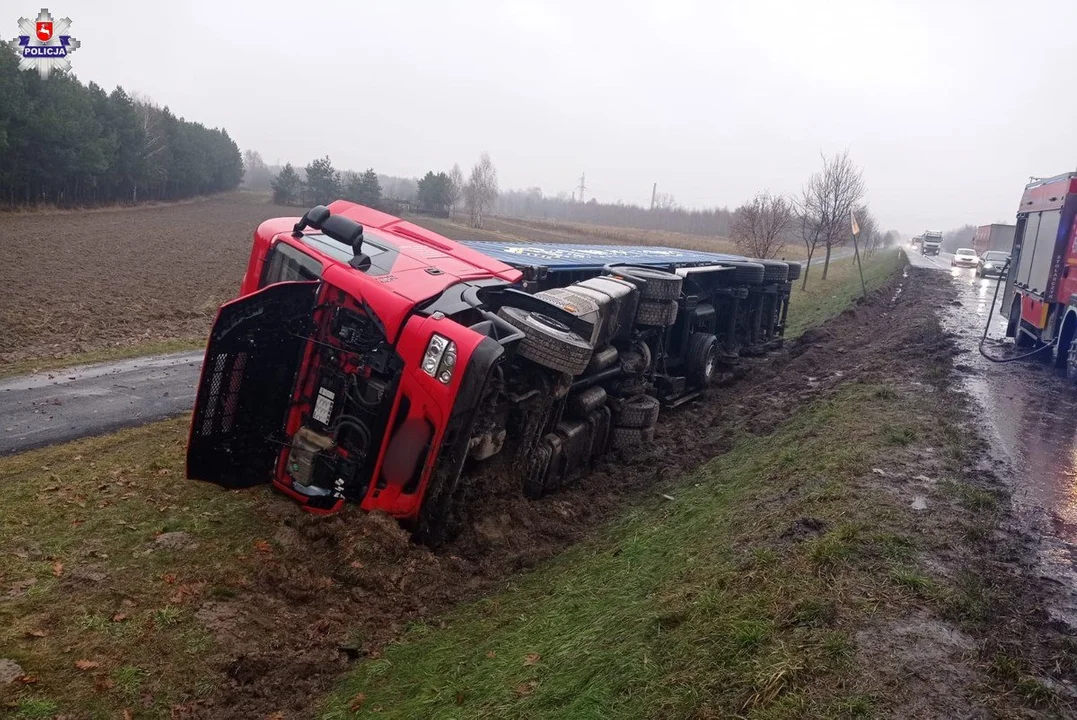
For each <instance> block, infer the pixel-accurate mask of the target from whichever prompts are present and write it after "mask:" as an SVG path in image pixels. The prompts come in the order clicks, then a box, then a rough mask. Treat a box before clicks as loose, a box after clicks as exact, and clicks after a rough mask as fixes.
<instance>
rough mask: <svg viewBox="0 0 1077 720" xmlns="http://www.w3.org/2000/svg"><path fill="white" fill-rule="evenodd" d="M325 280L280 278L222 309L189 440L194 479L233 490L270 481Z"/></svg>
mask: <svg viewBox="0 0 1077 720" xmlns="http://www.w3.org/2000/svg"><path fill="white" fill-rule="evenodd" d="M318 285H319V283H318V282H294V283H293V282H290V283H278V284H275V285H270V286H269V287H267V288H265V289H263V290H260V291H258V292H256V293H254V294H252V295H248V296H247V297H244V298H240V299H239V300H235V301H234V302H231V303H228V304H227V305H224V306H223V307H221V309H220V312H219V313H218V314H217V321H216V322H215V323H214V325H213V330H212V332H211V333H210V338H209V344H208V345H207V347H206V357H205V361H204V362H203V365H202V379H201V380H200V381H199V385H198V396H197V399H196V400H195V406H194V414H193V416H192V418H191V434H190V438H189V440H188V443H187V477H188V478H190V479H192V480H205V481H208V482H212V483H216V484H218V485H221V486H222V487H226V488H229V489H232V488H243V487H251V486H253V485H258V484H261V483H265V482H269V480H270V475H271V473H272V471H273V465H274V462H275V461H276V458H277V454H278V452H279V451H280V443H281V441H282V440H283V438H282V437H280V433H281V431H282V430H283V426H284V421H285V415H286V412H287V409H288V403H289V400H290V398H291V395H292V389H293V387H294V385H295V375H296V372H297V370H298V368H299V364H300V361H301V359H302V353H303V349H304V347H305V345H306V342H307V337H308V336H309V334H310V332H311V324H312V313H313V311H314V306H315V303H316V301H317V292H318Z"/></svg>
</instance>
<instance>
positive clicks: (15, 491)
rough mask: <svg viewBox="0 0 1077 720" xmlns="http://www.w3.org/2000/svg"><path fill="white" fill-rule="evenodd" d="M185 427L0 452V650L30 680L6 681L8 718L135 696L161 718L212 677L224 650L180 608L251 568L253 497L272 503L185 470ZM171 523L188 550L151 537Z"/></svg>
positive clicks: (261, 507) (271, 528)
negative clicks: (0, 495) (189, 542)
mask: <svg viewBox="0 0 1077 720" xmlns="http://www.w3.org/2000/svg"><path fill="white" fill-rule="evenodd" d="M186 430H187V419H186V418H182V419H178V420H172V421H167V422H163V423H154V424H152V425H147V426H145V427H142V428H136V429H133V430H126V431H123V432H120V433H116V434H114V435H108V436H104V437H98V438H91V439H87V440H82V441H78V442H74V443H70V444H67V445H62V446H58V447H55V448H48V449H43V450H36V451H33V452H29V453H24V454H22V455H17V456H13V457H5V458H0V486H2V487H3V488H4V505H3V507H4V510H3V513H0V548H3V552H0V593H8V592H9V590H10V589H11V587H12V586H13V585H15V586H20V587H22V586H25V591H24V592H23V593H21V594H20V593H18V592H16V593H14V596H12V597H4V598H3V602H0V657H6V658H11V659H12V660H15V661H16V662H18V663H19V664H20V665H21V666H22V667H23V668H24V669H25V671H26V672H27V673H28V674H29V675H32V676H34V677H36V678H37V679H38V682H37V683H34V684H30V685H26V686H24V687H21V688H18V689H17V690H14V692H15V693H16V698H15V700H14V702H15V705H14V706H13V707H14V708H16V710H15V711H14V712H15V713H16V714H15V717H26V718H30V717H53V716H54V715H56V714H57V712H61V713H63V712H67V713H74V716H77V717H91V716H92V717H120V715H121V711H122V710H123V709H124V708H128V707H134V706H136V705H137V706H138V707H139V711H138V713H136V714H137V715H138V716H139V717H143V716H145V717H167V716H168V713H169V710H170V708H171V707H172V705H174V704H176V703H180V702H185V701H188V700H190V699H192V698H193V697H195V696H196V694H197V688H198V687H199V686H201V685H205V684H206V683H211V682H214V681H215V680H216V678H217V677H218V675H217V665H218V664H219V663H220V662H221V661H222V659H221V658H222V655H221V653H225V654H226V653H227V652H228V650H229V649H228V648H227V647H224V648H222V647H220V646H219V645H218V644H217V643H215V642H214V641H213V639H212V638H211V637H210V636H209V635H207V634H206V632H205V630H204V629H203V628H202V626H200V625H199V624H198V623H197V622H196V621H195V620H194V618H193V613H192V609H191V607H192V605H195V603H196V602H197V598H199V597H200V594H201V593H202V592H206V593H207V594H209V588H214V590H215V592H214V593H212V594H211V596H219V595H221V594H227V593H229V592H234V591H236V590H237V588H241V587H242V583H243V582H244V580H243V578H245V577H250V576H251V575H252V574H253V573H254V572H256V570H257V568H258V565H259V562H260V560H259V558H258V557H256V556H257V553H252V552H251V549H252V547H254V544H255V543H256V542H257V541H258V540H261V539H264V538H270V537H272V536H273V533H274V532H275V531H276V521H275V520H274V519H273V517H272V516H271V515H270V514H269V513H266V512H264V511H265V504H266V503H267V502H268V503H274V504H275V503H280V502H283V501H282V500H280V499H279V498H276V497H273V496H272V495H271V494H270V493H269V492H268V491H258V490H255V491H252V492H246V493H225V492H221V491H220V489H219V488H216V487H214V486H211V485H207V484H203V483H195V482H190V481H188V480H185V479H184V478H183V472H184V466H183V457H184V445H185V442H186ZM173 530H181V531H184V532H187V533H189V534H190V535H191V536H192V537H193V538H194V539H195V541H197V542H198V547H197V548H196V549H191V550H165V549H160V548H156V547H155V546H154V538H155V537H156V536H157V535H158V534H160V533H161V532H165V531H173ZM30 583H32V584H30ZM195 606H197V605H195ZM35 633H37V634H41V633H44V635H43V636H40V637H39V636H35ZM80 660H88V661H91V662H94V663H97V665H96V666H94V667H92V668H89V669H86V670H80V669H78V668H77V667H76V665H75V663H76V662H77V661H80ZM143 696H145V697H146V698H149V702H150V705H149V706H147V707H143V706H142V704H141V703H142V698H143ZM0 698H3V696H2V695H0ZM4 706H5V703H4V700H2V699H0V708H2V707H4Z"/></svg>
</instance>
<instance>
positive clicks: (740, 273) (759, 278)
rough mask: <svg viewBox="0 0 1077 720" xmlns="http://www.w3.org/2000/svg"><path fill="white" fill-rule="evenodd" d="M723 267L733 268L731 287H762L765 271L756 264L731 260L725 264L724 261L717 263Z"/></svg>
mask: <svg viewBox="0 0 1077 720" xmlns="http://www.w3.org/2000/svg"><path fill="white" fill-rule="evenodd" d="M719 264H720V265H724V266H725V267H731V268H735V269H734V270H733V272H731V273H729V274H730V275H732V276H733V277H732V284H733V285H762V284H763V273H764V271H765V269H764V268H763V266H762V265H760V264H759V263H757V262H748V261H742V260H735V261H734V260H731V261H729V262H726V261H725V260H723V261H721V262H720V263H719Z"/></svg>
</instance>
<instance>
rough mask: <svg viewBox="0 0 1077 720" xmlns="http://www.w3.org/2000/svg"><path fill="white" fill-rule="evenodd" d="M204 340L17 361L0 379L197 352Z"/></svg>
mask: <svg viewBox="0 0 1077 720" xmlns="http://www.w3.org/2000/svg"><path fill="white" fill-rule="evenodd" d="M205 345H206V340H205V338H197V339H195V338H182V339H178V340H158V341H153V342H144V343H138V344H135V345H122V346H120V347H113V348H104V349H101V350H93V351H90V352H85V353H77V354H74V355H64V356H62V357H58V358H56V357H50V358H36V359H32V360H20V361H18V362H13V363H6V364H2V365H0V378H5V377H11V376H14V375H26V374H27V373H36V372H45V371H48V370H62V369H64V368H70V367H74V366H76V365H89V364H92V363H103V362H115V361H117V360H127V359H129V358H135V357H145V356H147V355H164V354H166V353H174V352H184V351H186V350H198V349H200V348H203V347H205Z"/></svg>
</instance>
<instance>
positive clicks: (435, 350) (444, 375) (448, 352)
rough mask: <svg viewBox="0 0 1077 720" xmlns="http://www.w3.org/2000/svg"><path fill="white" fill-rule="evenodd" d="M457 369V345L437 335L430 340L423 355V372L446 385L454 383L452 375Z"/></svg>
mask: <svg viewBox="0 0 1077 720" xmlns="http://www.w3.org/2000/svg"><path fill="white" fill-rule="evenodd" d="M454 369H456V343H454V342H453V341H452V340H449V339H448V338H446V337H442V336H441V335H438V334H437V333H434V335H433V336H432V337H431V338H430V343H429V344H428V345H427V346H426V354H425V355H423V372H424V373H426V374H427V375H429V376H430V377H436V378H437V379H438V381H440V382H441V383H442V384H444V385H448V384H449V383H450V382H452V373H453V370H454Z"/></svg>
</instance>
